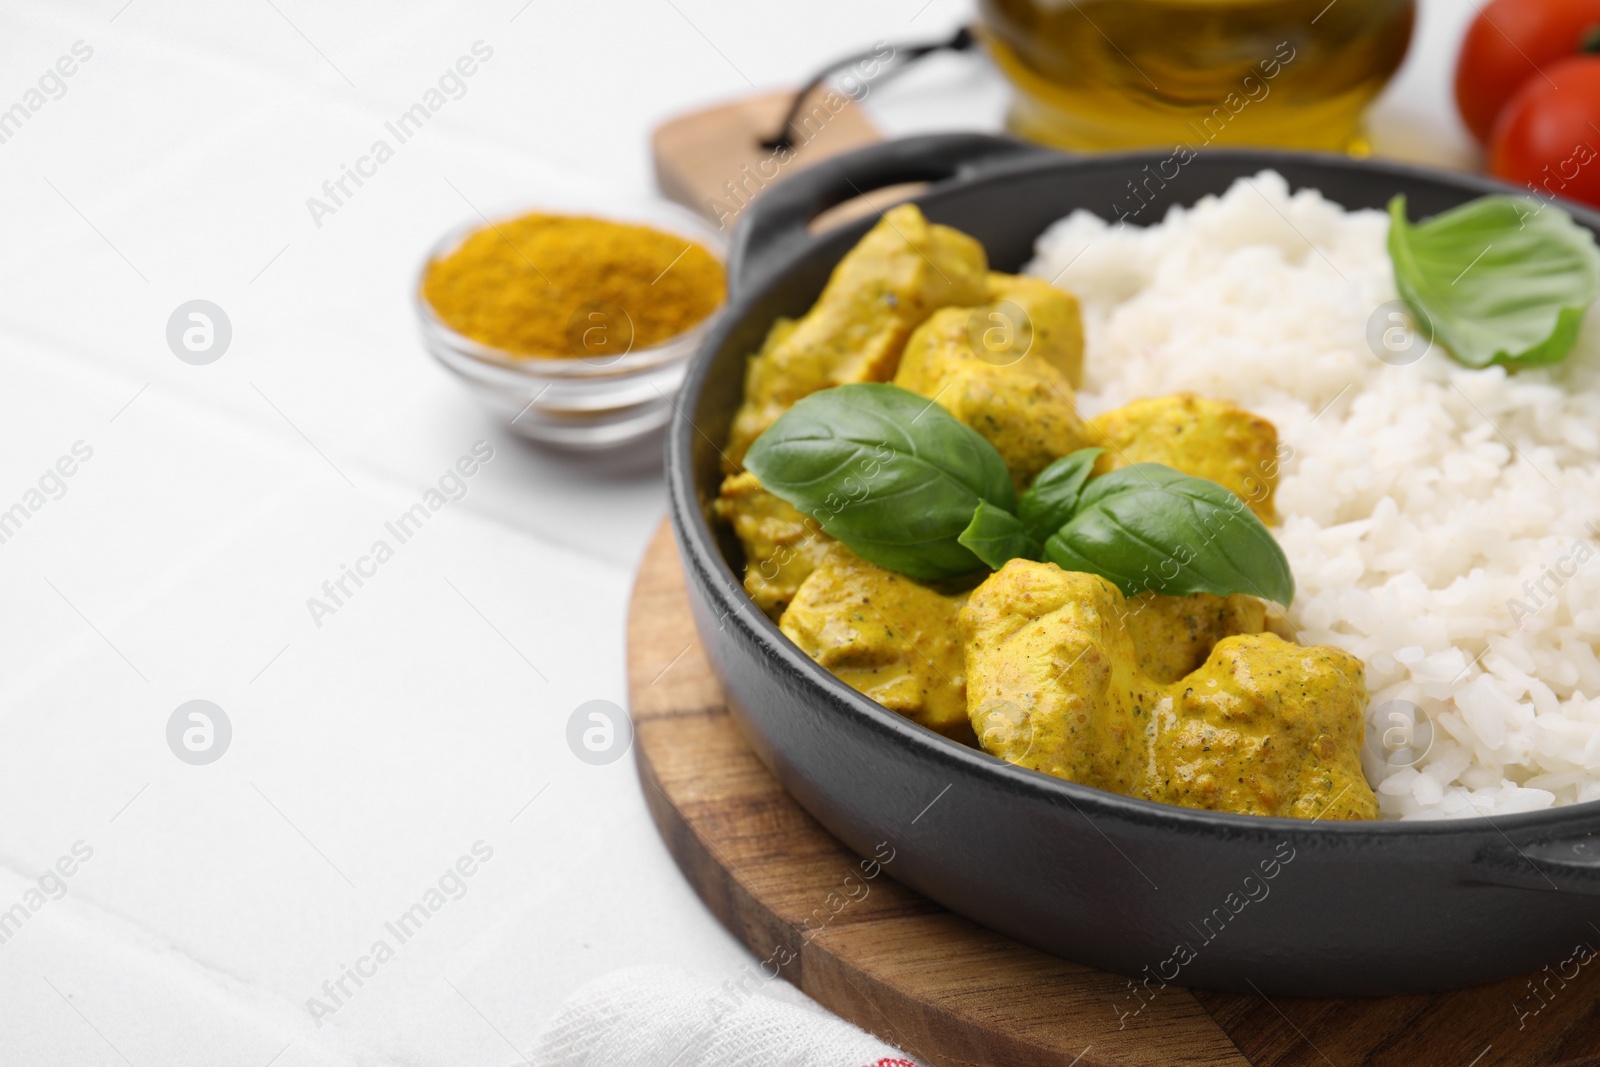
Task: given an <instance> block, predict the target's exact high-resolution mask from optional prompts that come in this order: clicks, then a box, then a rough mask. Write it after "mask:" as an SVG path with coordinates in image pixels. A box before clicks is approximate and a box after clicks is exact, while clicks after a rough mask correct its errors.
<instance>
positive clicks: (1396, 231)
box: [1389, 196, 1600, 367]
mask: <svg viewBox="0 0 1600 1067" xmlns="http://www.w3.org/2000/svg"><path fill="white" fill-rule="evenodd" d="M1389 258H1390V259H1391V260H1392V261H1393V263H1394V280H1395V286H1396V288H1397V289H1399V291H1400V296H1401V297H1402V298H1403V299H1404V300H1405V302H1406V304H1407V305H1408V306H1409V307H1410V308H1411V311H1412V313H1413V314H1414V315H1416V316H1417V319H1418V321H1419V323H1420V324H1421V325H1422V326H1423V328H1424V329H1425V330H1426V329H1428V328H1431V329H1432V333H1433V336H1434V337H1435V338H1437V339H1438V341H1439V342H1440V343H1441V344H1443V345H1444V347H1445V348H1446V349H1447V350H1448V351H1449V352H1450V354H1451V355H1452V356H1454V357H1455V359H1456V361H1457V362H1459V363H1464V364H1466V365H1467V366H1469V367H1486V366H1488V365H1489V364H1491V363H1502V364H1505V365H1506V366H1508V367H1519V366H1538V365H1540V364H1546V363H1555V362H1558V361H1559V360H1562V359H1564V358H1566V355H1567V353H1569V352H1571V351H1572V346H1573V345H1574V344H1575V343H1576V342H1577V339H1578V327H1579V325H1580V324H1581V323H1582V322H1583V317H1584V315H1585V313H1586V312H1587V311H1588V310H1589V306H1590V305H1591V304H1593V303H1594V301H1595V297H1596V296H1597V295H1600V251H1597V250H1596V248H1595V240H1594V235H1593V234H1591V233H1590V232H1589V231H1588V230H1586V229H1584V228H1583V227H1582V226H1579V225H1578V224H1577V223H1576V222H1574V221H1573V220H1572V216H1570V215H1568V214H1567V213H1566V212H1565V211H1562V210H1561V209H1560V208H1558V207H1555V206H1553V205H1549V204H1539V203H1538V202H1537V201H1534V200H1529V199H1524V198H1521V197H1513V196H1485V197H1480V198H1479V199H1477V200H1473V201H1471V202H1470V203H1466V204H1463V205H1461V206H1460V207H1458V208H1454V209H1453V210H1450V211H1446V212H1445V213H1444V214H1442V215H1435V216H1434V217H1433V218H1431V219H1428V220H1427V221H1426V222H1421V223H1418V224H1417V225H1415V226H1413V225H1411V224H1410V223H1409V222H1408V221H1407V220H1406V198H1405V197H1403V196H1397V197H1395V198H1394V199H1393V200H1391V201H1390V202H1389Z"/></svg>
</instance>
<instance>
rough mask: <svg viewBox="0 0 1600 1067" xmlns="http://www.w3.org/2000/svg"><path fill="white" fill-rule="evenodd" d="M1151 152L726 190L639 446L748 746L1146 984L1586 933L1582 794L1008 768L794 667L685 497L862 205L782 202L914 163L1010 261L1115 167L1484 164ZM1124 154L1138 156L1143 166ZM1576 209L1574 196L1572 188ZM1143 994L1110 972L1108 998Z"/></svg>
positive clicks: (1458, 965)
mask: <svg viewBox="0 0 1600 1067" xmlns="http://www.w3.org/2000/svg"><path fill="white" fill-rule="evenodd" d="M1169 156H1170V154H1169V153H1145V154H1133V155H1120V156H1100V157H1094V158H1072V157H1067V156H1063V155H1059V154H1056V153H1050V152H1045V151H1042V150H1039V149H1035V148H1031V147H1027V146H1023V145H1020V144H1017V143H1015V142H1012V141H1007V140H1003V139H999V138H992V137H985V136H978V135H943V136H932V137H919V138H913V139H908V140H901V141H893V142H888V143H885V144H882V145H877V146H874V147H871V148H868V149H866V150H864V151H861V152H857V153H855V154H852V155H849V156H843V157H840V158H838V159H837V160H834V161H831V162H829V163H825V164H821V165H819V166H818V167H816V168H813V169H811V170H808V171H805V172H802V173H800V174H798V175H796V176H794V177H791V178H789V179H788V180H787V181H786V182H784V183H783V184H782V185H779V186H777V187H775V188H774V189H773V190H771V191H770V192H768V193H767V194H766V195H765V196H764V197H763V198H762V199H760V200H758V201H757V202H756V203H755V204H754V205H753V206H752V207H750V208H749V209H747V211H746V213H745V216H744V218H743V219H742V221H741V222H740V227H739V230H738V232H737V233H736V235H735V238H734V242H733V255H732V261H731V265H730V278H731V279H732V284H733V293H732V296H731V300H730V306H729V308H728V310H727V314H726V316H725V317H724V320H723V322H722V324H721V326H720V328H719V329H718V330H717V331H716V332H715V334H713V335H712V336H711V337H709V338H708V339H707V341H706V344H705V348H704V350H703V351H701V353H700V354H699V356H698V357H697V359H696V362H695V365H694V367H693V369H692V370H691V372H690V375H689V379H688V381H687V383H686V384H685V386H684V390H683V393H682V395H681V398H680V400H679V403H678V412H677V417H676V419H675V421H674V423H673V427H672V432H671V439H670V444H669V449H668V457H667V472H668V478H669V482H670V493H671V509H672V519H673V524H674V527H675V529H676V532H677V536H678V543H679V545H680V546H681V551H682V555H683V563H684V568H685V570H686V572H687V574H688V578H689V587H690V590H691V600H692V602H693V607H694V612H695V621H696V624H697V626H698V627H699V631H700V636H701V639H702V644H703V645H704V647H705V649H706V651H707V652H708V654H709V656H710V659H711V662H712V664H713V666H714V668H715V669H716V671H717V673H718V675H719V677H720V678H721V680H722V684H723V687H724V691H725V692H726V695H727V698H728V703H729V706H730V707H731V709H732V711H733V713H734V715H735V717H736V719H737V721H738V722H739V724H740V726H741V728H742V729H743V730H744V732H745V734H746V736H747V737H748V738H749V740H750V743H751V745H752V746H753V747H754V748H755V751H756V752H757V754H758V755H759V756H760V757H761V759H762V760H763V761H764V762H765V763H766V765H767V766H768V767H769V768H771V769H772V771H773V773H774V774H776V775H777V777H778V779H779V781H781V782H782V783H783V785H784V788H786V789H787V790H788V791H789V792H790V793H791V794H793V796H794V797H795V799H796V800H798V801H799V802H800V804H801V805H803V806H804V807H805V809H806V810H807V811H809V812H810V813H811V814H812V815H813V816H815V817H816V818H817V820H818V821H820V822H821V823H822V824H823V825H824V826H826V827H827V828H828V829H829V830H830V831H831V832H832V833H834V834H835V835H836V836H837V837H839V838H840V840H842V841H844V842H845V843H846V844H847V845H849V846H850V847H851V848H853V849H855V850H856V851H857V852H859V853H861V854H862V855H868V854H871V853H872V851H873V849H874V847H875V846H877V845H878V843H879V842H888V843H889V844H890V845H891V846H892V847H893V848H894V850H895V859H894V861H893V862H892V863H891V864H889V865H888V866H887V867H886V868H885V869H886V870H888V872H889V873H890V874H891V875H892V876H893V877H895V878H896V879H898V880H900V881H901V882H904V883H905V884H906V885H908V886H910V887H911V888H913V889H915V890H917V891H918V892H920V893H922V894H924V895H925V896H928V897H931V898H932V899H934V900H936V901H938V902H939V903H941V904H943V905H944V906H946V907H948V908H950V909H951V910H952V911H956V912H959V913H960V914H962V915H966V916H968V917H970V918H972V919H974V920H976V921H977V922H980V923H982V924H983V925H985V926H988V927H990V928H992V929H994V930H998V931H1000V932H1001V933H1004V934H1007V935H1009V936H1011V937H1013V938H1015V939H1017V940H1018V941H1023V942H1026V943H1027V944H1030V945H1033V946H1036V947H1038V948H1041V949H1044V950H1046V951H1049V952H1053V953H1057V954H1059V955H1061V956H1064V957H1066V958H1068V959H1071V960H1076V961H1078V962H1081V963H1086V964H1091V965H1093V966H1095V967H1099V968H1103V969H1106V970H1111V971H1116V972H1120V973H1122V974H1125V975H1129V976H1131V977H1132V978H1134V979H1135V984H1137V985H1138V986H1139V987H1140V989H1141V990H1142V989H1148V990H1152V991H1153V990H1154V989H1156V988H1158V987H1159V986H1160V985H1162V984H1165V983H1171V984H1177V985H1193V986H1201V987H1208V988H1214V989H1224V990H1232V991H1236V992H1251V991H1259V992H1261V993H1265V994H1268V995H1277V994H1284V995H1305V996H1346V995H1362V994H1390V993H1407V992H1416V991H1424V990H1437V989H1445V988H1451V987H1455V986H1463V985H1471V984H1475V983H1479V982H1486V981H1490V980H1493V979H1498V978H1502V977H1506V976H1509V975H1513V974H1518V973H1521V972H1526V971H1533V970H1537V969H1539V968H1540V967H1542V966H1544V965H1545V964H1547V963H1558V962H1559V961H1561V960H1564V959H1567V958H1568V957H1570V956H1571V955H1572V954H1573V950H1574V947H1575V946H1576V945H1577V944H1579V943H1580V942H1587V943H1589V944H1591V945H1595V944H1600V841H1595V840H1594V839H1593V833H1594V831H1595V830H1596V829H1597V828H1600V803H1589V804H1582V805H1577V806H1573V807H1566V808H1560V809H1555V810H1550V811H1544V812H1534V813H1525V814H1518V815H1505V816H1499V817H1495V818H1493V819H1492V820H1491V819H1487V818H1473V819H1460V820H1453V821H1439V822H1425V823H1414V822H1413V823H1322V822H1317V823H1312V822H1307V821H1301V820H1292V819H1277V818H1271V819H1269V818H1257V817H1252V816H1245V815H1232V814H1221V813H1213V812H1203V811H1195V810H1191V809H1187V808H1179V807H1170V806H1166V805H1161V804H1155V803H1151V802H1148V801H1143V800H1134V799H1130V798H1127V797H1122V796H1117V795H1114V794H1111V793H1106V792H1102V791H1100V790H1097V789H1091V788H1088V787H1085V786H1081V785H1076V784H1073V783H1070V782H1064V781H1060V780H1058V779H1055V778H1051V777H1048V776H1046V775H1043V774H1039V773H1036V772H1034V771H1030V770H1025V769H1021V768H1017V767H1013V766H1011V765H1009V764H1007V763H1005V762H1003V761H1001V760H998V759H995V758H994V757H991V756H989V755H987V754H985V753H983V752H980V751H977V750H975V749H970V748H966V747H963V746H961V745H958V744H956V743H955V742H953V741H948V740H946V739H944V738H942V737H939V736H937V735H935V734H934V733H932V732H931V731H928V730H925V729H923V728H922V727H920V726H917V725H915V724H913V723H911V722H909V721H907V720H905V719H902V718H901V717H899V716H898V715H896V714H894V713H893V712H891V711H888V710H886V709H885V708H883V707H881V706H880V705H878V704H877V703H875V702H873V701H871V700H869V699H867V698H866V697H864V696H862V695H860V694H859V693H857V692H855V691H854V690H853V689H851V688H849V687H848V686H846V685H845V684H844V683H842V682H840V681H838V680H837V679H835V678H833V677H832V676H831V675H829V674H828V673H827V672H826V671H824V670H822V669H821V668H820V667H818V666H817V665H816V664H814V663H813V662H812V661H811V660H810V659H808V658H807V657H806V656H805V655H804V654H802V653H801V652H800V651H799V650H798V649H796V648H795V647H794V646H793V645H792V644H790V642H789V641H788V639H787V638H785V637H784V636H783V635H782V634H781V633H780V632H779V630H778V628H777V626H776V625H774V624H773V623H772V622H770V621H769V620H768V619H767V618H766V617H764V616H763V615H762V614H761V613H760V612H759V611H757V610H756V609H755V607H754V606H753V605H752V604H751V603H750V601H749V599H748V598H747V597H746V596H745V594H744V590H743V588H742V586H741V584H740V581H739V577H738V568H739V565H740V564H741V563H742V560H741V557H740V554H739V549H738V546H737V544H736V543H735V542H732V541H731V540H730V539H729V538H728V536H727V535H726V534H725V533H724V532H721V531H719V530H717V529H716V528H715V526H714V525H713V524H712V523H711V522H710V521H708V518H707V510H708V505H709V502H710V501H711V500H712V499H713V498H714V497H715V496H716V492H717V486H718V484H719V483H720V481H721V478H722V474H721V468H720V461H721V456H720V455H719V453H718V448H719V446H721V445H722V444H723V442H724V441H725V439H726V437H727V431H728V425H729V422H730V420H731V418H732V414H733V411H734V408H735V407H736V405H737V404H738V401H739V397H740V390H741V387H742V382H743V377H744V367H745V359H746V357H747V356H748V355H749V354H750V353H752V352H754V351H755V350H756V349H757V348H758V347H759V345H760V343H761V340H762V337H763V336H764V335H765V333H766V331H767V328H768V326H769V325H770V324H771V323H772V320H773V319H774V318H775V317H776V316H778V315H791V316H792V315H799V314H801V313H803V312H804V311H805V310H806V309H807V308H808V307H809V306H810V305H811V303H812V302H813V301H814V300H815V299H816V297H817V294H818V293H819V292H820V291H821V289H822V286H823V283H824V281H825V280H826V279H827V276H828V272H829V271H830V270H831V269H832V268H833V266H834V264H835V263H837V262H838V261H839V259H840V257H841V256H843V255H844V253H845V252H846V251H847V250H848V249H849V248H850V247H851V246H852V245H853V244H855V242H856V241H857V240H858V239H859V238H860V237H861V235H862V234H863V233H864V232H865V231H866V230H867V228H868V227H869V226H870V224H871V223H872V222H873V221H875V220H873V219H870V218H869V219H866V220H863V221H860V222H857V223H853V224H850V225H847V226H844V227H842V228H840V229H837V230H833V231H829V232H827V233H824V234H823V235H821V236H811V235H809V234H808V233H807V231H806V223H807V222H808V221H809V220H810V219H811V218H813V217H815V216H816V215H817V214H818V213H819V212H820V211H822V210H824V209H826V208H827V207H829V206H831V205H833V204H836V203H840V202H842V201H844V200H846V199H848V198H850V197H852V196H855V195H856V194H857V193H859V192H865V191H867V190H869V189H873V188H877V187H881V186H885V185H889V184H892V183H897V182H909V181H929V182H932V183H933V185H932V186H931V187H930V188H929V190H928V191H927V192H926V193H925V194H924V195H922V196H920V197H919V198H918V203H919V204H921V206H922V210H923V211H924V212H926V213H927V215H928V217H929V218H930V219H932V220H933V221H936V222H941V223H946V224H948V225H951V226H955V227H957V228H958V229H961V230H963V231H965V232H966V233H969V234H972V235H973V236H975V237H977V238H978V239H979V240H981V241H982V242H983V244H984V247H985V248H986V249H987V250H988V253H989V261H990V263H991V265H992V266H993V267H994V268H995V269H998V270H1006V271H1015V270H1017V269H1018V268H1020V267H1021V266H1022V264H1023V263H1024V262H1025V261H1026V260H1027V259H1028V257H1029V256H1030V254H1031V250H1032V246H1033V242H1034V239H1035V238H1036V237H1037V236H1038V234H1039V233H1040V231H1042V230H1043V229H1044V228H1045V227H1046V226H1047V225H1049V224H1050V223H1051V222H1054V221H1055V220H1056V219H1059V218H1061V217H1062V216H1064V215H1066V214H1067V213H1068V212H1070V211H1072V210H1073V209H1075V208H1080V207H1084V208H1088V209H1090V210H1092V211H1096V212H1098V213H1100V214H1101V215H1103V216H1106V217H1112V215H1113V213H1114V212H1115V211H1117V210H1118V208H1119V207H1120V208H1121V209H1122V210H1126V209H1127V208H1128V207H1129V206H1130V205H1132V204H1133V203H1134V202H1133V201H1131V200H1129V199H1128V197H1129V185H1128V183H1129V182H1130V181H1132V182H1134V183H1136V184H1139V185H1141V187H1142V188H1144V189H1146V190H1148V192H1147V193H1146V195H1147V196H1150V195H1153V197H1154V200H1153V202H1152V203H1151V204H1150V205H1149V206H1148V207H1145V208H1144V209H1143V211H1142V212H1141V213H1140V216H1139V219H1138V221H1139V222H1141V223H1146V222H1155V221H1158V220H1159V219H1160V218H1161V215H1162V214H1163V213H1164V211H1165V209H1166V206H1167V205H1168V204H1173V203H1183V204H1190V203H1193V202H1194V201H1196V200H1198V199H1199V198H1200V197H1202V196H1205V195H1207V194H1212V193H1221V192H1223V191H1224V190H1225V189H1227V188H1228V186H1229V185H1230V184H1232V182H1233V181H1234V180H1235V179H1236V178H1238V177H1240V176H1242V175H1253V174H1255V173H1257V172H1258V171H1260V170H1262V169H1264V168H1269V167H1270V168H1272V169H1275V170H1277V171H1278V172H1279V173H1281V174H1282V175H1284V177H1285V178H1287V179H1288V181H1289V183H1290V185H1291V186H1293V187H1294V188H1297V189H1298V188H1314V189H1319V190H1321V191H1322V192H1323V193H1324V194H1325V195H1326V196H1328V197H1330V198H1331V199H1333V200H1335V201H1337V202H1338V203H1341V204H1343V205H1345V206H1346V207H1350V208H1358V207H1363V208H1383V207H1384V206H1385V205H1386V204H1387V202H1388V201H1389V198H1390V197H1392V196H1393V195H1394V194H1395V193H1405V194H1406V195H1407V197H1408V198H1409V206H1410V212H1411V215H1412V217H1413V218H1418V217H1423V216H1427V215H1432V214H1434V213H1436V212H1439V211H1442V210H1444V209H1446V208H1449V207H1452V206H1454V205H1456V204H1459V203H1461V202H1463V201H1465V200H1469V199H1471V198H1473V197H1476V196H1479V195H1482V194H1483V193H1486V192H1503V191H1506V190H1505V188H1504V187H1502V186H1499V185H1497V184H1495V183H1493V182H1489V181H1485V180H1481V179H1477V178H1470V177H1463V176H1458V175H1451V174H1444V173H1435V172H1430V171H1426V170H1419V169H1414V168H1410V167H1403V166H1397V165H1393V164H1386V163H1372V162H1362V161H1356V160H1351V159H1347V158H1343V157H1333V156H1320V155H1308V154H1298V153H1296V154H1288V153H1270V152H1257V151H1207V152H1204V153H1202V154H1200V156H1199V157H1198V158H1195V159H1193V160H1191V161H1189V162H1187V163H1186V164H1184V165H1183V166H1182V167H1181V169H1180V170H1179V172H1178V174H1177V176H1176V177H1174V178H1171V179H1170V180H1166V181H1165V182H1164V187H1163V183H1161V182H1154V181H1147V179H1148V177H1149V174H1150V173H1151V172H1159V173H1162V174H1171V173H1172V170H1173V166H1172V164H1167V165H1166V166H1165V167H1163V166H1162V161H1164V160H1167V159H1168V158H1169ZM1147 166H1148V167H1150V168H1151V170H1150V171H1147V170H1146V169H1145V168H1146V167H1147ZM1574 214H1575V215H1577V216H1578V218H1579V219H1580V221H1581V222H1582V223H1583V224H1584V225H1586V226H1588V227H1589V228H1590V229H1592V230H1596V231H1597V232H1600V216H1597V215H1595V214H1594V213H1592V212H1577V211H1574ZM1147 995H1148V994H1146V993H1143V992H1138V993H1137V994H1135V993H1132V992H1130V998H1131V999H1130V1001H1129V1004H1128V1005H1127V1007H1128V1008H1129V1009H1130V1010H1132V1009H1133V1008H1135V1007H1136V1006H1137V1004H1138V998H1143V997H1146V996H1147Z"/></svg>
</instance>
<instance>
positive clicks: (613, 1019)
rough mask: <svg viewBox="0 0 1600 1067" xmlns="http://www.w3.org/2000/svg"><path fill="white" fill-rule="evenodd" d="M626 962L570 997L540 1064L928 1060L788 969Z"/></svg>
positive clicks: (650, 1066)
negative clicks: (734, 974) (788, 974)
mask: <svg viewBox="0 0 1600 1067" xmlns="http://www.w3.org/2000/svg"><path fill="white" fill-rule="evenodd" d="M741 978H742V984H741V983H740V982H738V981H718V980H716V979H714V978H712V977H709V976H707V975H704V974H696V973H693V972H690V971H686V970H684V969H683V968H681V967H628V968H624V969H623V970H619V971H612V972H611V973H610V974H607V975H604V976H602V977H600V978H597V979H595V980H594V981H592V982H590V983H589V984H588V985H585V986H583V987H582V988H580V989H579V990H578V991H577V992H575V993H573V994H572V996H571V997H569V998H568V999H567V1001H566V1003H565V1004H563V1005H562V1006H561V1009H560V1010H559V1011H558V1012H557V1013H556V1016H555V1018H554V1019H552V1020H551V1021H550V1023H549V1025H547V1026H546V1027H545V1030H544V1033H543V1034H541V1035H540V1037H539V1041H538V1044H537V1045H536V1046H535V1047H534V1051H533V1057H532V1063H533V1065H534V1067H924V1065H923V1064H921V1063H920V1062H919V1061H917V1060H914V1059H912V1058H911V1057H910V1056H907V1055H906V1054H905V1053H903V1052H901V1051H900V1050H899V1049H896V1048H894V1047H893V1046H891V1045H886V1044H884V1043H883V1042H882V1041H879V1040H878V1039H877V1038H875V1037H873V1036H872V1035H871V1034H869V1033H867V1032H866V1031H865V1030H862V1029H860V1028H859V1027H856V1026H854V1025H852V1024H850V1023H847V1022H845V1021H844V1020H843V1019H840V1018H838V1017H837V1016H835V1015H833V1014H831V1013H830V1012H828V1011H827V1009H825V1008H823V1007H822V1006H821V1005H819V1004H817V1003H816V1002H815V1001H813V1000H811V999H810V998H809V997H807V996H806V995H805V994H804V993H801V992H800V991H799V990H797V989H795V988H794V987H793V986H791V985H790V984H789V983H788V982H786V981H784V980H783V979H781V978H770V979H769V978H765V977H758V976H753V975H751V974H748V973H747V974H745V975H742V976H741Z"/></svg>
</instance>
